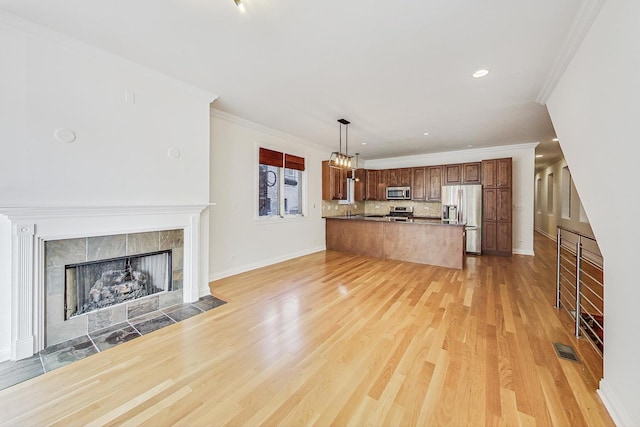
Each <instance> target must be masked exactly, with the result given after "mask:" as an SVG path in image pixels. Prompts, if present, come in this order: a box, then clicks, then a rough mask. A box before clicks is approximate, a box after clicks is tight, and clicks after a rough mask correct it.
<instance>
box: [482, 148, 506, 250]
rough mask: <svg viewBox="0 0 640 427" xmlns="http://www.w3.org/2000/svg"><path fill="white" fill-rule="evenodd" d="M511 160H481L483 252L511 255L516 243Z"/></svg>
mask: <svg viewBox="0 0 640 427" xmlns="http://www.w3.org/2000/svg"><path fill="white" fill-rule="evenodd" d="M511 170H512V160H511V158H506V159H494V160H484V161H482V253H486V254H488V255H503V256H510V255H511V253H512V250H513V248H512V246H513V243H512V242H513V224H512V204H513V203H512V187H511V182H512V177H511Z"/></svg>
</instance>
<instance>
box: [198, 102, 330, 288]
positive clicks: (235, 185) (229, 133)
mask: <svg viewBox="0 0 640 427" xmlns="http://www.w3.org/2000/svg"><path fill="white" fill-rule="evenodd" d="M259 146H263V147H266V148H271V149H275V150H278V151H283V152H287V153H289V154H294V155H297V156H301V157H304V158H305V165H306V171H305V177H304V178H305V183H306V188H307V200H306V212H307V216H306V217H304V218H296V219H277V220H266V221H265V220H262V219H257V210H258V209H257V204H258V147H259ZM328 157H329V150H328V149H325V148H319V147H317V146H315V145H313V144H311V143H309V142H306V141H303V140H300V139H298V138H295V137H292V136H289V135H286V134H283V133H280V132H277V131H274V130H271V129H268V128H265V127H262V126H260V125H257V124H254V123H251V122H248V121H246V120H244V119H240V118H237V117H234V116H231V115H228V114H225V113H223V112H220V111H218V110H215V109H214V110H212V112H211V201H212V202H214V203H216V206H212V207H211V208H210V238H209V241H210V246H209V273H210V275H209V279H210V280H212V281H213V280H216V279H220V278H223V277H227V276H230V275H233V274H237V273H240V272H243V271H248V270H251V269H254V268H258V267H261V266H265V265H269V264H273V263H276V262H279V261H283V260H286V259H291V258H295V257H297V256H301V255H304V254H308V253H312V252H317V251H320V250H324V248H325V237H324V219H322V173H321V171H322V170H321V163H322V160H326V159H327V158H328Z"/></svg>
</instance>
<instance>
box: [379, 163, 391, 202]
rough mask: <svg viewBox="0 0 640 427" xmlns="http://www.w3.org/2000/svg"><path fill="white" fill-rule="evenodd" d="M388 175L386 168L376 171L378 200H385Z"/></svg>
mask: <svg viewBox="0 0 640 427" xmlns="http://www.w3.org/2000/svg"><path fill="white" fill-rule="evenodd" d="M388 176H389V170H388V169H383V170H379V171H378V200H387V184H388V179H389V178H388Z"/></svg>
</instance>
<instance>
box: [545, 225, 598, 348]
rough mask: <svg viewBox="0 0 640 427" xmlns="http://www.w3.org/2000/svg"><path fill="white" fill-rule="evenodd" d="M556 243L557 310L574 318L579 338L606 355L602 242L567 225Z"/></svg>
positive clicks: (562, 229)
mask: <svg viewBox="0 0 640 427" xmlns="http://www.w3.org/2000/svg"><path fill="white" fill-rule="evenodd" d="M556 243H557V260H556V262H557V265H556V308H558V309H560V308H564V309H565V310H566V311H567V312H568V313H569V315H570V316H571V317H572V318H573V319H574V334H575V336H576V337H578V338H579V337H582V336H586V337H587V338H588V341H589V343H591V344H592V345H593V347H594V348H595V349H596V351H597V352H598V353H599V354H600V355H602V354H603V350H604V262H603V258H602V255H601V254H600V249H599V248H598V243H597V242H596V239H595V238H594V237H592V236H588V235H586V234H583V233H580V232H578V231H575V230H571V229H569V228H566V227H563V226H558V229H557V242H556Z"/></svg>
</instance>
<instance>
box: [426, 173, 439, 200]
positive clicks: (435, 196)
mask: <svg viewBox="0 0 640 427" xmlns="http://www.w3.org/2000/svg"><path fill="white" fill-rule="evenodd" d="M425 175H426V180H425V186H426V191H427V194H426V200H427V201H429V202H436V201H437V202H439V201H440V200H441V199H442V166H429V167H427V168H426V174H425Z"/></svg>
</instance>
